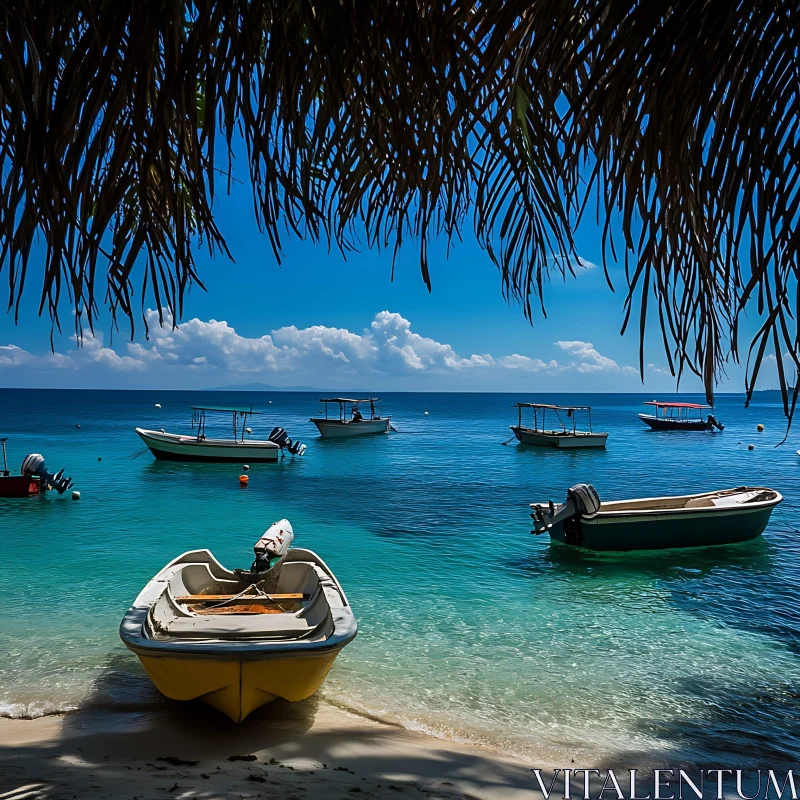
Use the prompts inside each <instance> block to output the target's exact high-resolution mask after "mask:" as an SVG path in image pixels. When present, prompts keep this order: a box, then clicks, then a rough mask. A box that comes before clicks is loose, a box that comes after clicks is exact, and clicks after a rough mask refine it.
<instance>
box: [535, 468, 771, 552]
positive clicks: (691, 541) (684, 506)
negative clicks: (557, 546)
mask: <svg viewBox="0 0 800 800" xmlns="http://www.w3.org/2000/svg"><path fill="white" fill-rule="evenodd" d="M781 500H783V498H782V497H781V495H780V494H779V493H778V492H776V491H775V490H774V489H767V488H764V487H750V486H739V487H738V488H736V489H723V490H721V491H717V492H704V493H702V494H688V495H681V496H678V497H647V498H642V499H637V500H613V501H610V502H601V501H600V498H599V497H598V495H597V492H596V491H595V489H594V487H593V486H591V485H590V484H585V483H579V484H577V485H576V486H573V487H572V488H571V489H569V490H568V491H567V499H566V501H565V502H564V503H560V504H554V503H553V502H552V500H551V501H550V502H549V503H532V504H531V508H532V509H533V513H532V514H531V517H532V518H533V521H534V530H533V531H532V533H537V534H538V533H549V534H550V538H551V539H555V540H556V541H560V542H563V543H564V544H569V545H573V546H575V547H585V548H587V549H589V550H662V549H666V548H673V547H707V546H709V545H719V544H733V543H735V542H744V541H747V540H748V539H755V538H756V537H757V536H760V535H761V534H762V533H763V532H764V528H766V527H767V523H768V522H769V518H770V515H771V514H772V509H773V508H775V506H777V505H778V503H780V502H781Z"/></svg>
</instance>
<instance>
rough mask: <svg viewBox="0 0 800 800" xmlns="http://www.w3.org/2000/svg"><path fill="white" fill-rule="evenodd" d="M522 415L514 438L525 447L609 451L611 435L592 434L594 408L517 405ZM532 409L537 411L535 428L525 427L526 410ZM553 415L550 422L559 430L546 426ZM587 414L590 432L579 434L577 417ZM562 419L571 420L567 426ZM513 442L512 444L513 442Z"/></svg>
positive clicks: (514, 426)
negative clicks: (548, 418) (587, 448)
mask: <svg viewBox="0 0 800 800" xmlns="http://www.w3.org/2000/svg"><path fill="white" fill-rule="evenodd" d="M514 405H515V406H516V408H517V412H518V423H517V424H516V425H511V426H510V427H511V430H512V431H513V432H514V436H516V437H517V439H518V440H519V441H520V442H522V444H530V445H534V446H535V447H560V448H570V449H576V448H583V447H605V446H606V439H608V434H607V433H594V431H592V409H591V407H590V406H554V405H550V404H549V403H515V404H514ZM523 408H530V409H532V410H533V427H532V428H529V427H527V426H525V425H523V424H522V409H523ZM548 411H549V412H550V419H553V417H555V419H556V420H557V423H556V424H557V425H558V427H557V428H554V427H551V428H548V427H547V426H546V424H545V416H546V414H547V412H548ZM579 411H585V412H587V417H588V426H589V430H588V431H579V430H578V427H577V413H578V412H579ZM562 415H564V416H565V417H566V419H567V422H566V423H565V422H564V420H563V418H562ZM509 441H510V440H509Z"/></svg>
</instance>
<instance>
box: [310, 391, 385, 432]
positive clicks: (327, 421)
mask: <svg viewBox="0 0 800 800" xmlns="http://www.w3.org/2000/svg"><path fill="white" fill-rule="evenodd" d="M379 401H380V397H367V398H365V399H361V400H359V399H353V398H350V397H323V398H322V399H321V400H320V403H325V417H324V418H323V417H312V418H311V422H313V423H314V424H315V425H316V426H317V429H318V430H319V432H320V435H321V436H322V437H323V438H324V439H334V438H342V437H345V436H363V435H364V434H366V433H388V432H389V424H390V418H389V417H381V416H380V415H379V414H378V413H377V412H376V411H375V403H377V402H379ZM329 403H334V404H335V405H337V406H338V407H339V414H338V416H333V417H331V416H329V415H328V404H329ZM367 403H369V418H367V417H366V416H364V414H363V413H362V411H361V409H360V408H359V406H361V405H366V404H367ZM348 406H349V407H350V414H349V416H348Z"/></svg>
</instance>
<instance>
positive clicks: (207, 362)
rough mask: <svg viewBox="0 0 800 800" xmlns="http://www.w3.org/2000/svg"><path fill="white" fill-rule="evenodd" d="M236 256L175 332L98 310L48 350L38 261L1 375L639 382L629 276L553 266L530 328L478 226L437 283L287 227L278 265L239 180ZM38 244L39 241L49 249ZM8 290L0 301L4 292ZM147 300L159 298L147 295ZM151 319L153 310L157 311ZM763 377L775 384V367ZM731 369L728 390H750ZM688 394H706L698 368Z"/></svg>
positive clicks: (637, 387)
mask: <svg viewBox="0 0 800 800" xmlns="http://www.w3.org/2000/svg"><path fill="white" fill-rule="evenodd" d="M217 213H218V221H219V224H220V227H221V229H222V231H223V233H224V235H225V236H226V238H227V240H228V244H229V246H230V248H231V251H232V253H233V256H234V258H235V263H231V262H229V261H228V260H227V259H226V258H225V257H219V256H218V257H217V259H216V260H212V259H211V258H210V257H209V256H208V255H207V254H206V253H205V252H204V251H199V252H198V265H199V270H200V274H201V277H202V278H203V280H204V282H205V284H206V288H207V290H208V291H207V292H203V291H202V290H200V289H199V288H195V289H193V290H192V292H191V294H190V295H189V296H188V298H187V301H186V306H185V309H184V316H183V319H182V320H181V321H180V323H179V327H178V330H177V331H173V330H172V329H171V326H170V327H167V328H165V329H158V328H155V329H154V330H152V331H151V335H150V340H149V341H148V340H147V339H145V336H144V330H143V327H142V326H141V325H140V326H139V329H138V330H137V334H136V337H135V341H134V342H133V343H131V342H129V341H128V338H127V335H126V334H127V331H123V332H122V335H120V334H119V333H117V334H115V335H114V336H113V341H112V337H111V335H110V320H109V318H108V317H107V316H103V317H102V318H101V322H100V325H99V326H98V328H97V330H96V337H95V338H92V337H91V336H89V337H87V338H85V340H84V343H83V347H82V348H79V347H78V346H77V345H76V342H75V341H73V340H72V339H71V338H70V335H71V334H72V332H73V331H72V330H71V329H70V324H71V318H70V316H69V313H68V310H67V309H66V307H65V309H64V314H63V315H62V320H64V321H66V324H65V326H64V327H65V332H64V335H63V336H60V337H56V339H55V350H56V352H55V354H52V353H51V352H50V345H49V335H50V323H49V320H48V319H47V318H44V319H38V318H37V317H36V312H37V303H38V292H39V290H40V285H41V284H40V274H39V273H38V272H37V267H38V265H39V264H40V263H41V258H40V257H38V254H37V252H34V254H33V255H32V257H31V264H30V268H31V273H30V275H29V277H28V286H27V289H26V295H25V300H24V303H23V313H22V319H21V322H20V324H19V325H18V326H16V325H14V320H13V315H12V314H2V315H0V386H5V387H15V386H31V387H72V388H77V387H88V388H150V387H163V388H208V387H215V386H222V385H231V384H243V383H252V382H258V383H266V384H270V385H275V386H290V385H305V386H313V387H319V388H325V389H338V390H345V389H348V388H349V389H370V390H379V391H392V390H394V391H402V390H408V391H520V392H535V391H560V390H563V391H587V392H603V391H641V390H642V382H641V377H640V375H639V372H638V334H637V331H636V330H632V331H631V332H630V333H627V334H626V335H625V336H624V337H622V336H620V333H619V331H620V326H621V323H622V319H623V317H622V313H623V301H624V280H623V277H622V274H621V273H617V272H616V271H615V274H616V284H617V292H616V294H614V293H612V292H611V291H610V290H609V289H608V287H607V285H606V281H605V278H604V275H603V270H602V268H601V267H599V266H597V267H593V268H591V267H590V268H587V269H583V270H579V273H580V274H579V276H578V277H577V278H575V279H573V278H570V277H568V278H567V280H566V281H562V279H561V278H560V277H556V278H554V280H553V283H552V284H551V285H550V286H549V287H548V289H547V291H546V307H547V314H548V316H547V318H546V319H545V318H544V317H542V315H541V314H540V313H537V314H536V316H535V318H534V323H533V325H530V324H529V323H528V322H527V321H526V320H525V318H524V316H523V313H522V310H521V308H519V307H518V306H516V305H514V304H511V305H509V304H507V303H506V302H505V300H504V299H503V297H502V292H501V283H500V278H499V275H498V273H497V271H496V269H495V268H494V266H493V265H492V264H491V262H490V261H489V258H488V257H487V256H486V254H485V253H484V252H483V251H482V250H481V249H480V248H479V247H478V245H477V244H476V243H475V241H474V239H473V238H472V237H471V236H470V235H469V233H467V234H466V235H465V241H464V242H463V243H457V244H455V245H454V246H453V247H451V249H450V254H449V258H448V257H447V250H446V246H445V242H444V241H441V242H438V243H436V244H435V245H434V246H433V247H432V248H431V251H430V263H431V273H432V280H433V291H432V292H431V293H428V291H427V288H426V286H425V284H424V283H423V281H422V278H421V276H420V271H419V259H418V254H417V251H416V249H415V247H414V245H413V243H411V242H409V244H408V246H406V247H405V248H404V250H403V251H402V252H401V253H400V255H399V258H398V261H397V264H396V267H395V276H394V281H392V280H391V271H392V258H391V254H386V253H378V252H377V251H367V250H365V251H363V252H361V253H355V254H349V255H348V258H347V260H346V261H345V260H344V259H343V258H342V256H341V255H340V253H339V252H338V251H335V250H334V251H332V252H328V249H327V247H326V246H324V245H314V244H313V243H311V242H303V241H298V240H297V239H294V238H290V237H288V236H287V238H286V240H285V241H284V248H285V250H284V260H283V264H282V265H281V266H278V264H277V262H276V260H275V258H274V256H273V254H272V251H271V249H270V245H269V241H268V239H267V237H266V236H264V235H262V234H260V233H259V231H258V228H257V225H256V222H255V219H254V215H253V206H252V196H251V194H250V187H249V185H240V184H234V190H233V193H232V194H231V196H229V197H222V198H220V199H219V201H218V205H217ZM578 251H579V253H580V255H581V257H582V258H583V259H584V260H585V261H586V262H587V263H589V264H600V262H601V249H600V232H599V230H598V229H597V228H595V227H594V226H592V225H584V226H583V229H582V230H580V231H579V235H578ZM39 252H41V249H39ZM7 291H8V289H7V286H5V285H3V286H2V288H0V301H2V303H3V307H5V305H6V304H7V300H8V295H7ZM149 305H150V306H151V307H152V301H151V303H150V304H149ZM153 316H154V318H155V315H153ZM661 348H662V346H661V343H660V339H659V338H658V337H656V336H655V335H653V336H651V337H650V339H649V341H648V346H647V350H646V364H648V365H649V366H648V367H647V368H646V371H645V384H644V386H645V389H646V390H648V391H649V390H652V391H653V392H654V393H661V394H664V393H667V392H672V391H674V390H675V379H674V378H672V377H671V376H670V375H669V374H667V373H666V371H665V367H666V359H665V357H664V354H663V351H662V349H661ZM760 383H761V384H762V385H763V387H764V388H771V387H772V386H774V385H776V382H775V380H774V377H773V374H772V373H771V372H769V373H767V372H766V371H765V375H764V380H763V381H760ZM742 387H743V370H742V369H741V368H740V367H737V366H735V365H734V366H732V367H731V368H730V369H729V371H728V380H727V381H726V383H724V384H723V385H722V387H721V388H722V389H723V390H727V391H741V389H742ZM681 388H682V390H684V391H699V390H700V388H701V387H700V384H699V381H697V380H696V379H693V378H692V377H689V378H687V379H685V380H684V382H683V383H682V385H681Z"/></svg>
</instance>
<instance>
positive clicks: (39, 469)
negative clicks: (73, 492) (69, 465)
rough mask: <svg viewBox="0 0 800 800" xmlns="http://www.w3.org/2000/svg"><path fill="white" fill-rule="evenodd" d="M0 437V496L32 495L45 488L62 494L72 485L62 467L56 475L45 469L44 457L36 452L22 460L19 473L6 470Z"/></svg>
mask: <svg viewBox="0 0 800 800" xmlns="http://www.w3.org/2000/svg"><path fill="white" fill-rule="evenodd" d="M7 441H8V439H0V446H1V447H2V450H3V469H2V470H0V498H5V497H32V496H33V495H35V494H41V493H42V492H43V491H46V490H47V489H55V490H56V491H57V492H58V493H59V494H63V493H64V492H65V491H66V490H67V489H69V488H70V486H72V479H71V478H64V477H62V476H63V473H64V470H63V469H62V470H61V472H59V473H58V474H56V475H52V474H51V473H50V472H48V471H47V467H46V466H45V463H44V459H43V458H42V456H41V455H39V454H38V453H31V454H29V455H27V456H26V457H25V460H24V461H23V462H22V469H21V470H20V472H21V474H20V475H12V474H11V473H10V472H9V471H8V457H7V455H6V442H7Z"/></svg>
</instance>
